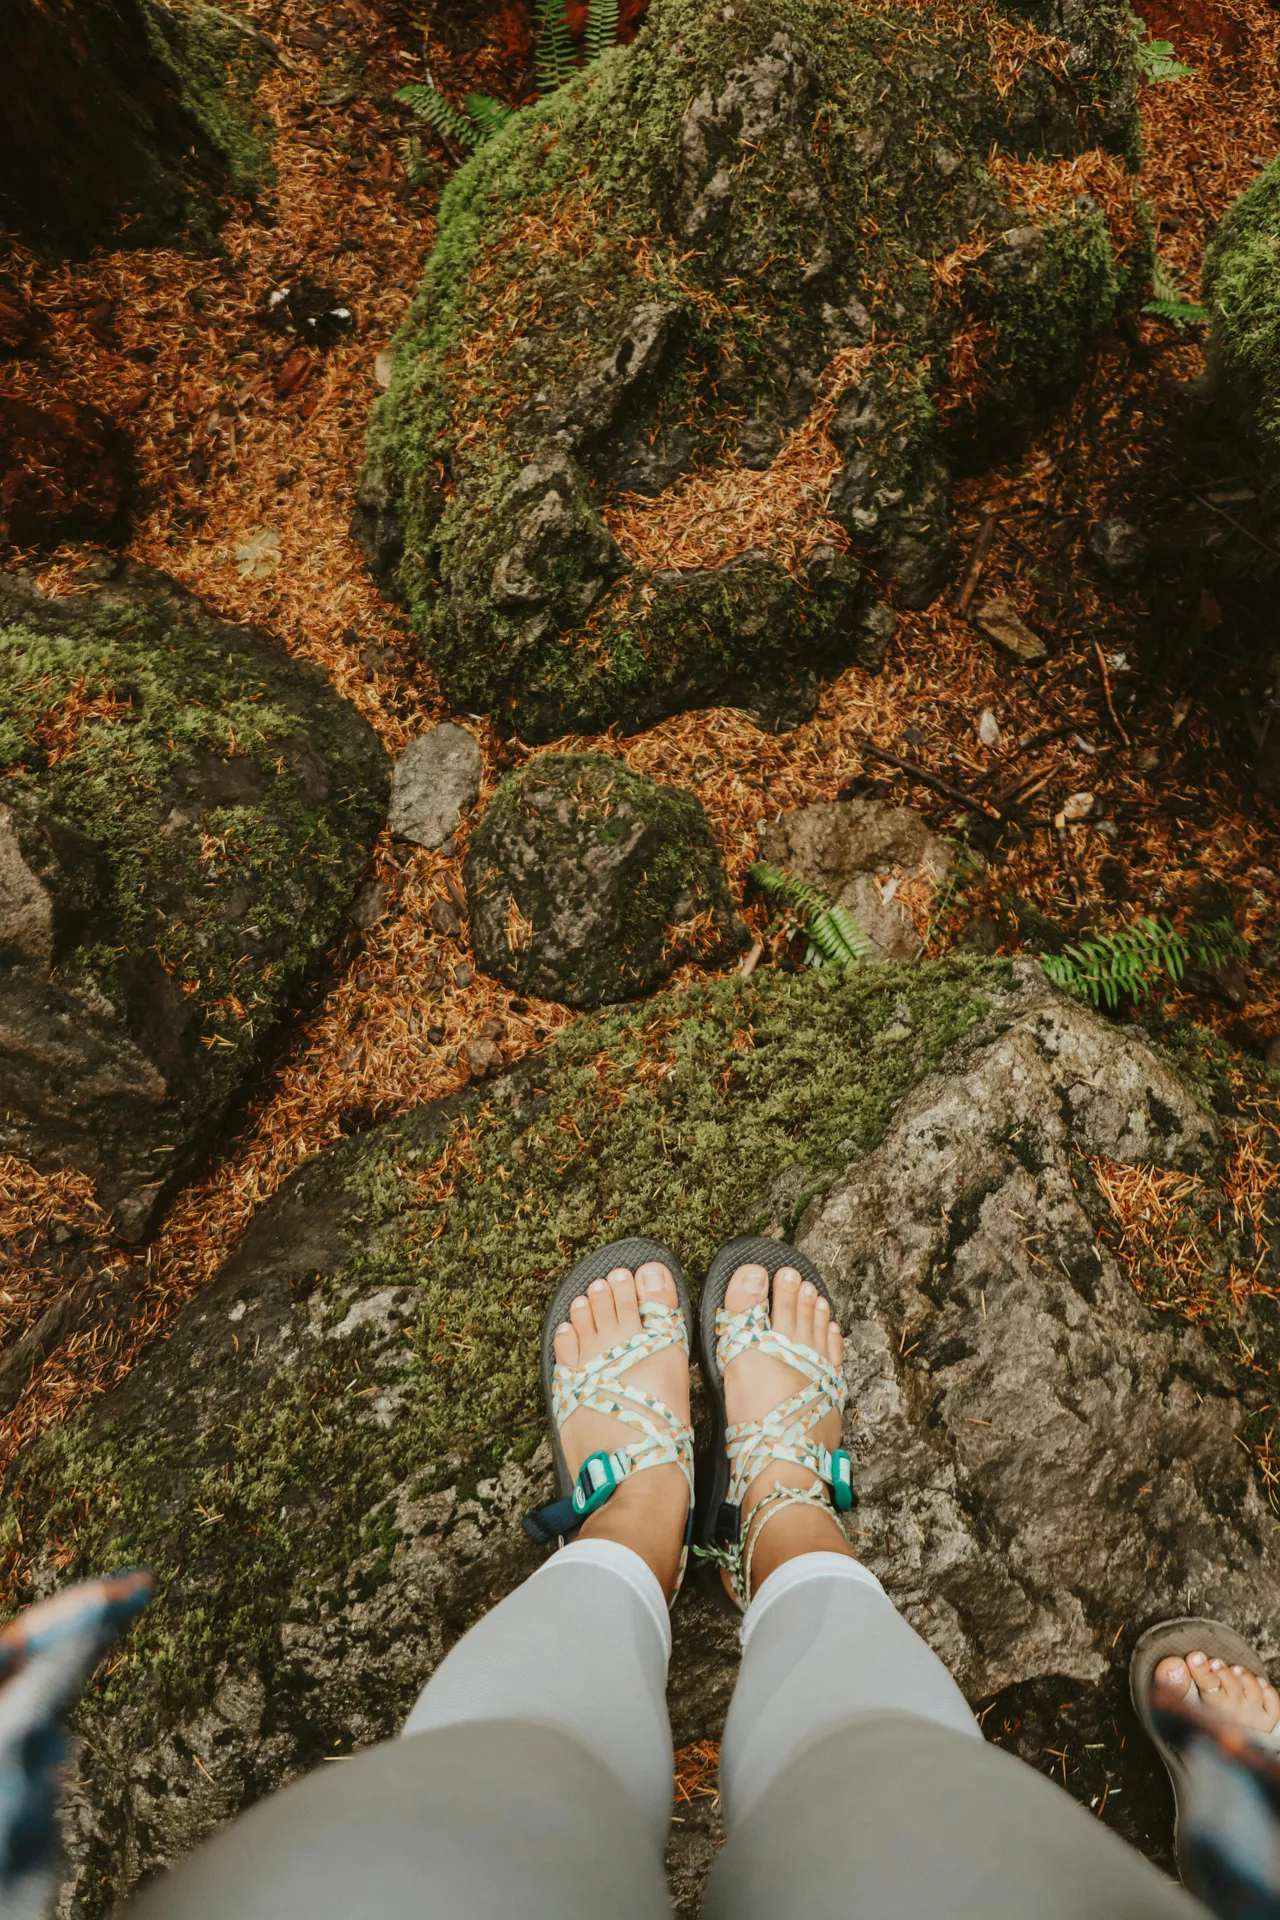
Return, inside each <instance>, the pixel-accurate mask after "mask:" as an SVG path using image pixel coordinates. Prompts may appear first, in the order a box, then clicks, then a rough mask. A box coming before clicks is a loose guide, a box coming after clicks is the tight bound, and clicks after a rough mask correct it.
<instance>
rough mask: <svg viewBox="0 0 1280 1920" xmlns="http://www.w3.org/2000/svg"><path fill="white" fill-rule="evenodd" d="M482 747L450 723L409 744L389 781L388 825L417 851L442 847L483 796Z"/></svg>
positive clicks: (445, 722)
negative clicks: (481, 782) (465, 815)
mask: <svg viewBox="0 0 1280 1920" xmlns="http://www.w3.org/2000/svg"><path fill="white" fill-rule="evenodd" d="M482 770H483V759H482V756H481V752H480V742H479V741H478V740H477V739H476V737H475V735H474V734H473V733H468V731H467V729H466V728H465V727H459V726H455V725H454V723H453V722H452V721H451V720H446V721H444V722H443V723H442V725H440V726H438V727H432V728H431V729H430V730H429V732H427V733H420V734H419V735H418V737H417V738H416V739H415V740H411V741H410V742H409V744H408V746H407V747H406V748H405V750H404V752H403V753H402V754H401V755H400V758H399V759H398V760H397V761H396V765H395V772H394V773H393V774H392V777H391V807H390V811H389V812H388V815H387V825H388V827H389V828H390V829H391V833H392V835H393V837H394V838H395V839H397V840H408V841H411V842H412V844H413V845H414V846H415V847H429V848H432V849H434V848H436V847H440V846H443V845H444V843H445V841H446V840H447V839H448V838H449V836H450V834H452V833H453V832H454V831H455V830H456V828H457V825H458V822H459V820H461V819H462V817H463V815H464V814H467V813H469V812H470V811H471V809H472V807H473V806H474V805H475V803H476V799H477V797H478V796H479V793H480V775H481V772H482Z"/></svg>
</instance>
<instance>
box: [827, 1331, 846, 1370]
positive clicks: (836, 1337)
mask: <svg viewBox="0 0 1280 1920" xmlns="http://www.w3.org/2000/svg"><path fill="white" fill-rule="evenodd" d="M827 1358H828V1359H829V1360H830V1362H831V1364H832V1366H833V1367H842V1366H843V1365H844V1335H843V1334H842V1333H841V1331H840V1329H839V1327H831V1328H829V1329H828V1332H827Z"/></svg>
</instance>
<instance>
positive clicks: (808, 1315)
mask: <svg viewBox="0 0 1280 1920" xmlns="http://www.w3.org/2000/svg"><path fill="white" fill-rule="evenodd" d="M817 1305H818V1289H817V1288H816V1287H815V1286H814V1284H813V1282H812V1280H802V1281H801V1282H800V1292H799V1294H798V1295H797V1296H796V1339H797V1340H799V1341H800V1343H801V1345H802V1346H806V1347H811V1346H812V1345H813V1344H814V1325H813V1323H814V1313H815V1310H816V1308H817Z"/></svg>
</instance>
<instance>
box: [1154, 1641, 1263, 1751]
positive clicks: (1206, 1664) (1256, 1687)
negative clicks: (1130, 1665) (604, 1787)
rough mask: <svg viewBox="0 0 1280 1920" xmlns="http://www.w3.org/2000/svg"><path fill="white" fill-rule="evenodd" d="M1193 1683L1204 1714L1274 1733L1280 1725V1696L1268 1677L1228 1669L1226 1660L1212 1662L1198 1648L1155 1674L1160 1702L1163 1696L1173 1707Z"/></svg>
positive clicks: (1167, 1662) (1228, 1723)
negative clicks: (1279, 1723) (1278, 1724)
mask: <svg viewBox="0 0 1280 1920" xmlns="http://www.w3.org/2000/svg"><path fill="white" fill-rule="evenodd" d="M1193 1682H1194V1685H1195V1688H1196V1692H1197V1693H1198V1694H1199V1696H1200V1699H1199V1705H1200V1706H1201V1707H1202V1708H1203V1710H1204V1712H1205V1713H1206V1714H1208V1715H1210V1716H1211V1717H1212V1718H1213V1719H1216V1720H1221V1721H1222V1722H1223V1724H1224V1725H1226V1726H1231V1727H1244V1728H1246V1729H1247V1730H1248V1731H1250V1732H1252V1733H1271V1732H1272V1731H1273V1729H1274V1728H1275V1726H1276V1724H1277V1722H1280V1693H1277V1692H1276V1689H1275V1688H1274V1687H1273V1686H1272V1685H1271V1683H1270V1681H1269V1680H1268V1679H1267V1677H1266V1675H1265V1674H1261V1673H1250V1672H1249V1670H1248V1669H1247V1667H1239V1666H1228V1665H1227V1663H1226V1661H1225V1660H1211V1659H1210V1658H1209V1656H1208V1654H1206V1653H1201V1652H1200V1650H1199V1649H1198V1648H1193V1649H1192V1651H1191V1652H1190V1653H1188V1654H1187V1656H1186V1658H1185V1660H1183V1659H1179V1658H1178V1657H1177V1655H1174V1656H1172V1657H1171V1658H1170V1659H1168V1660H1162V1661H1161V1662H1160V1664H1159V1666H1158V1667H1157V1668H1156V1671H1155V1692H1156V1699H1157V1703H1160V1702H1161V1696H1162V1695H1163V1696H1164V1698H1165V1700H1167V1701H1168V1702H1169V1704H1178V1703H1180V1702H1181V1701H1183V1700H1185V1699H1186V1697H1187V1694H1188V1692H1189V1691H1190V1688H1191V1686H1192V1683H1193Z"/></svg>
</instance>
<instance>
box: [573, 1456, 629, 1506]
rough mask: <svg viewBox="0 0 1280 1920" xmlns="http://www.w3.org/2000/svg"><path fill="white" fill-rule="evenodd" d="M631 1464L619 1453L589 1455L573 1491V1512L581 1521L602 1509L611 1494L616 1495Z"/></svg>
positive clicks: (581, 1468) (579, 1471) (580, 1469)
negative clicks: (599, 1508) (598, 1508)
mask: <svg viewBox="0 0 1280 1920" xmlns="http://www.w3.org/2000/svg"><path fill="white" fill-rule="evenodd" d="M629 1465H630V1462H629V1461H627V1460H626V1456H625V1455H623V1454H617V1453H589V1454H588V1455H587V1457H586V1459H585V1460H584V1461H583V1463H582V1465H581V1467H580V1468H579V1469H578V1479H577V1484H576V1485H575V1487H574V1489H573V1510H574V1512H575V1513H576V1514H577V1515H578V1516H579V1518H580V1519H583V1520H585V1519H586V1517H587V1515H588V1514H589V1513H594V1512H595V1510H596V1508H597V1507H602V1506H603V1505H604V1503H605V1501H606V1500H607V1499H608V1498H609V1496H610V1494H613V1493H616V1492H617V1490H618V1487H619V1485H620V1483H621V1482H622V1481H623V1480H625V1479H626V1476H627V1468H628V1466H629Z"/></svg>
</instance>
